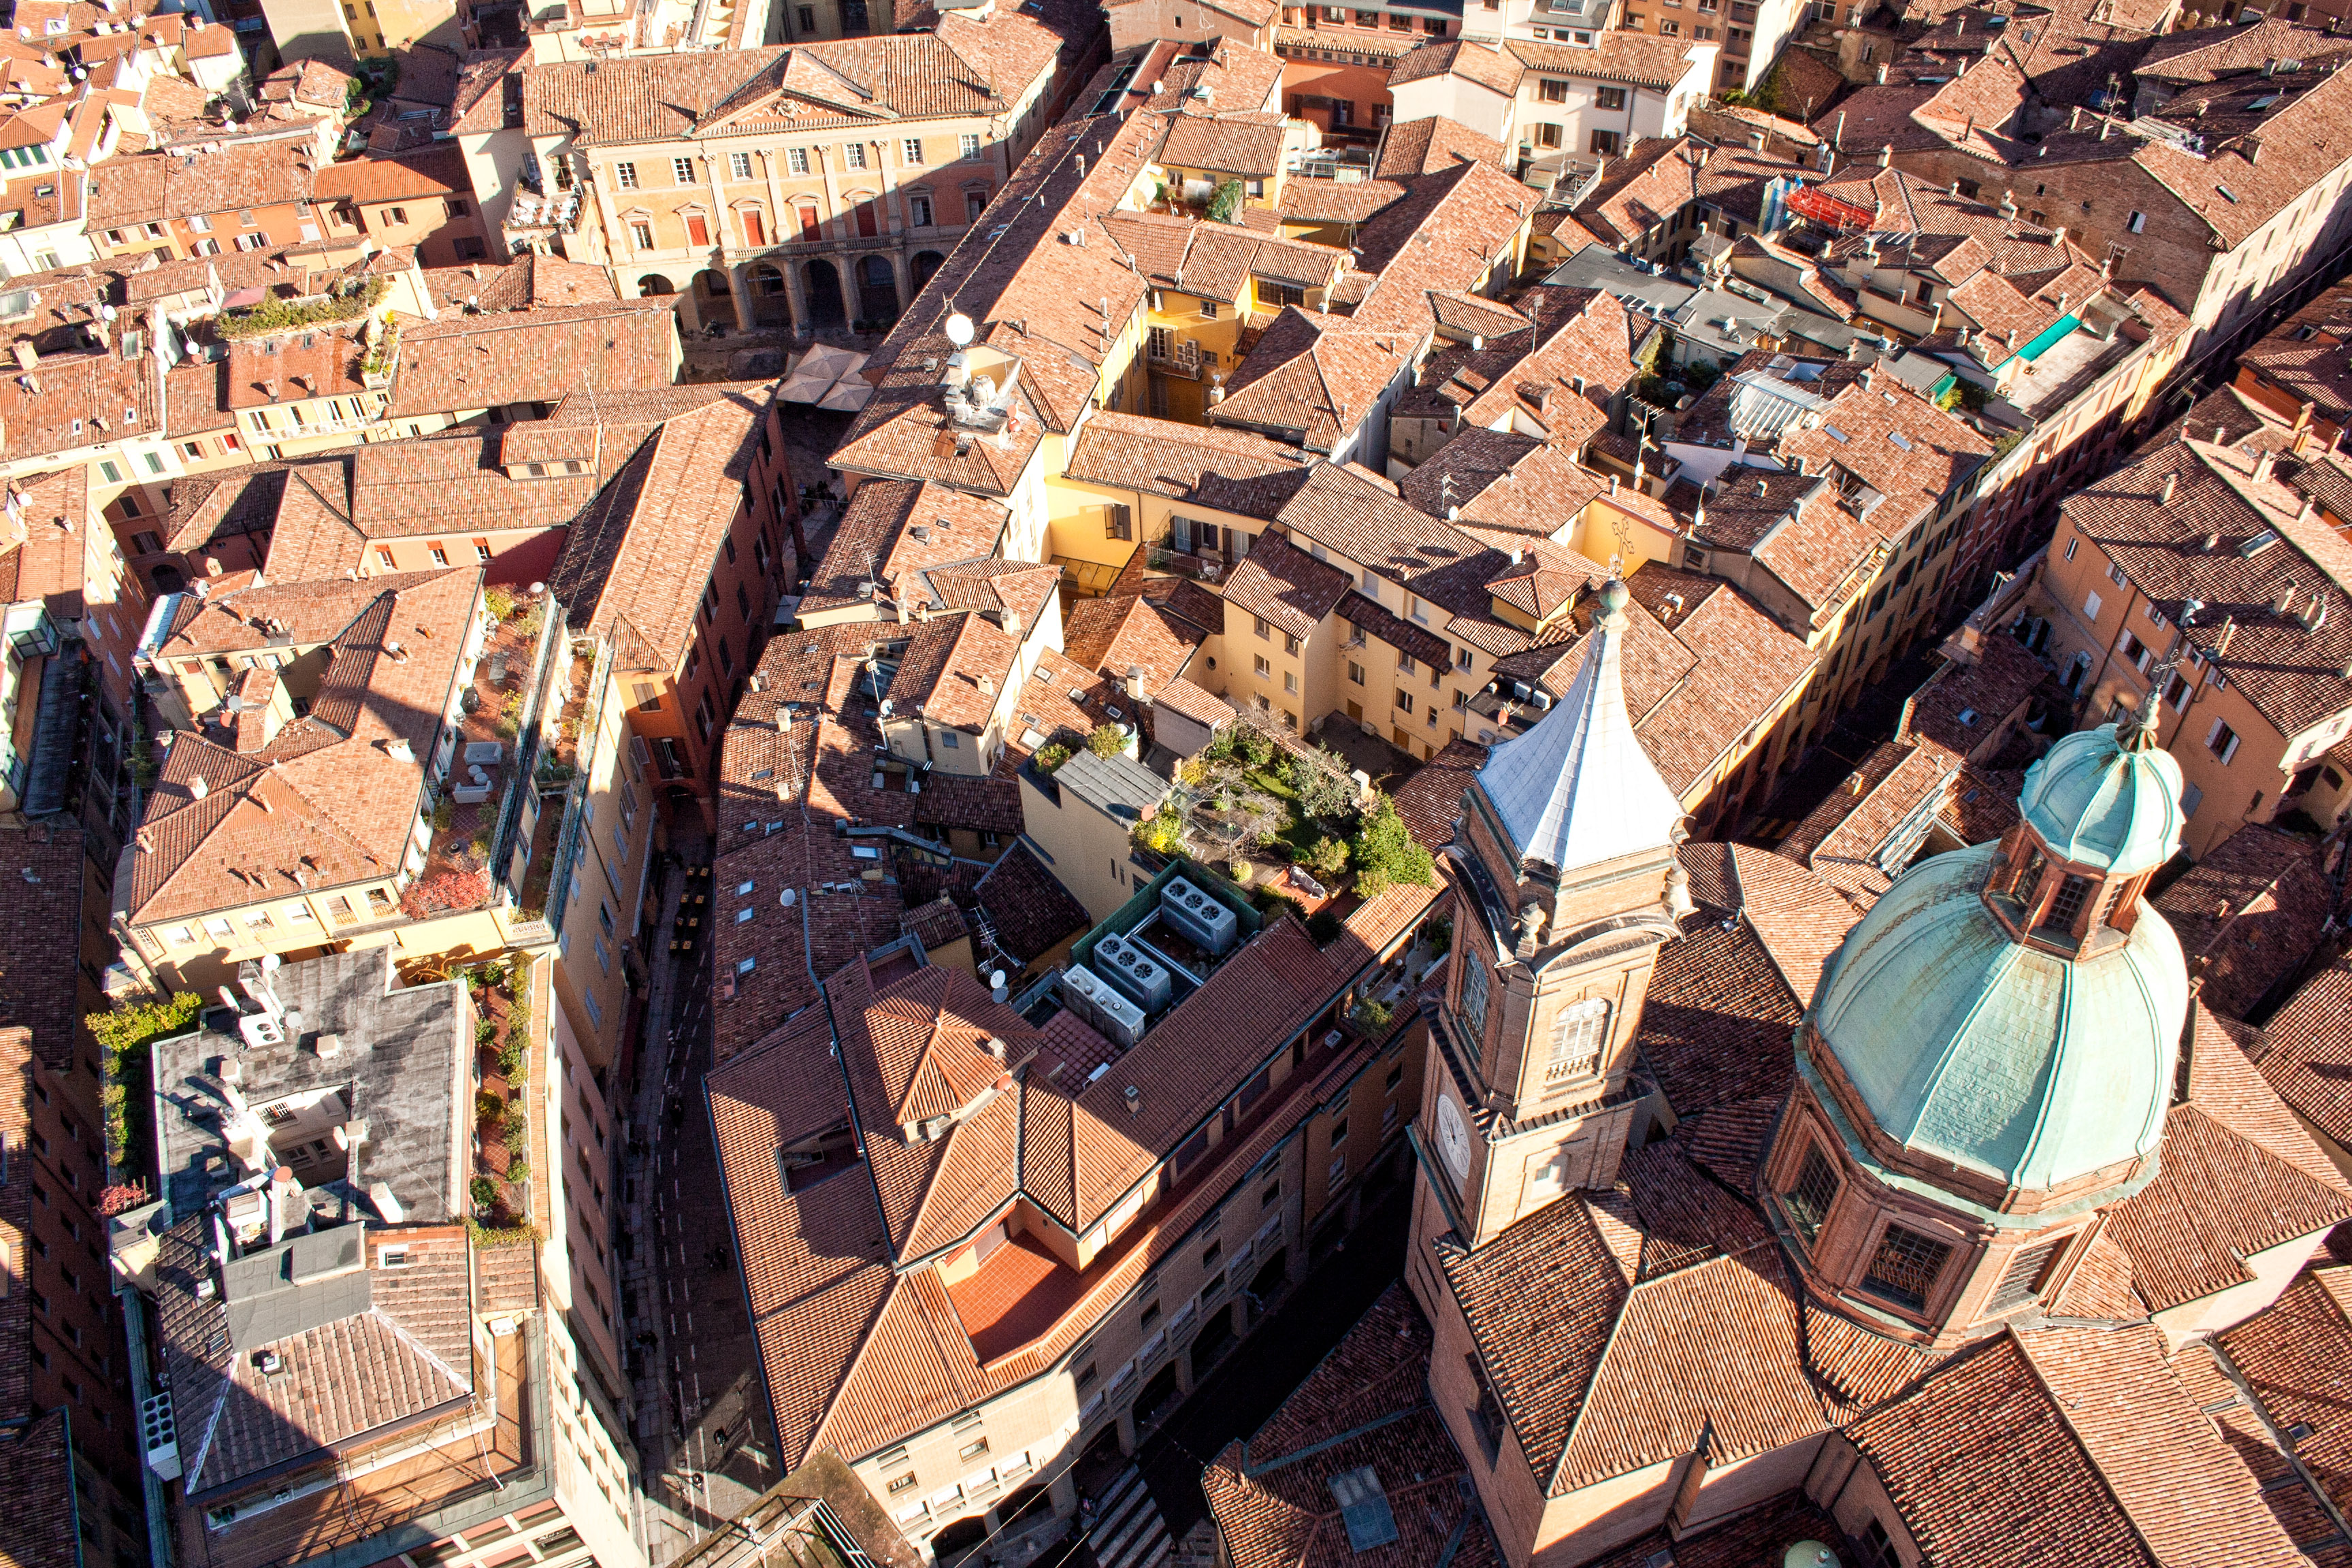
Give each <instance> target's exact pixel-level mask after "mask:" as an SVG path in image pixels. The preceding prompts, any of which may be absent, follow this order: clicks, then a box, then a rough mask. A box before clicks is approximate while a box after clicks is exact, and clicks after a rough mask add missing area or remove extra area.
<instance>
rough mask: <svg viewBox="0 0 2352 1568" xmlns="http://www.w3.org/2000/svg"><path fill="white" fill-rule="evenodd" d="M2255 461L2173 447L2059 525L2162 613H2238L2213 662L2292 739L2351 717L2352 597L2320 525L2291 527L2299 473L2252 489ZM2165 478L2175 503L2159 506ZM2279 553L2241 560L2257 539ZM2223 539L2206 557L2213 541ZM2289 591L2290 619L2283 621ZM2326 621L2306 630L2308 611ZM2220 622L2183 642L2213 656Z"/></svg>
mask: <svg viewBox="0 0 2352 1568" xmlns="http://www.w3.org/2000/svg"><path fill="white" fill-rule="evenodd" d="M2263 460H2264V459H2258V458H2254V457H2252V456H2249V455H2247V454H2246V453H2244V452H2242V451H2241V450H2240V449H2239V448H2238V447H2221V446H2214V445H2211V444H2209V443H2207V442H2204V441H2201V440H2194V439H2188V438H2181V439H2176V440H2174V441H2171V442H2169V443H2168V444H2166V445H2164V446H2161V447H2157V448H2156V449H2154V450H2153V451H2151V452H2149V453H2148V454H2147V456H2146V457H2144V458H2141V459H2140V460H2139V461H2137V463H2134V464H2132V465H2131V466H2130V467H2128V468H2122V469H2119V470H2118V471H2116V473H2114V474H2111V475H2109V476H2107V477H2106V478H2105V479H2100V480H2098V481H2097V482H2096V483H2095V484H2092V485H2090V486H2087V487H2085V488H2084V489H2081V490H2079V491H2077V492H2075V493H2074V494H2073V495H2071V496H2069V497H2067V498H2066V500H2064V501H2063V503H2062V504H2063V510H2064V513H2065V517H2066V521H2068V522H2070V523H2072V524H2073V525H2074V528H2075V529H2076V530H2077V531H2080V532H2081V533H2082V534H2083V535H2084V537H2085V538H2087V539H2089V540H2090V541H2091V542H2092V543H2094V544H2095V545H2097V546H2098V547H2099V548H2100V549H2101V550H2103V551H2105V552H2106V554H2107V555H2108V557H2109V558H2110V559H2111V560H2112V561H2113V562H2114V563H2116V565H2117V566H2119V567H2120V568H2121V569H2122V570H2123V572H2124V574H2125V575H2126V577H2127V578H2129V579H2130V581H2131V584H2132V585H2133V586H2134V587H2136V588H2137V589H2138V590H2139V591H2140V592H2141V593H2143V594H2147V595H2150V596H2151V597H2153V598H2156V599H2157V600H2158V601H2160V602H2164V603H2169V604H2177V603H2178V602H2179V601H2180V600H2182V599H2184V598H2191V597H2194V598H2199V599H2201V600H2203V601H2204V602H2206V603H2208V604H2221V605H2234V606H2240V607H2241V608H2240V610H2239V612H2238V613H2237V614H2235V615H2232V616H2229V617H2227V618H2228V620H2229V621H2230V623H2231V631H2230V646H2229V651H2228V652H2227V653H2226V654H2224V655H2222V656H2221V658H2220V660H2219V663H2220V666H2221V669H2222V670H2223V671H2224V672H2226V674H2227V675H2228V677H2229V680H2230V683H2231V685H2232V686H2234V687H2236V688H2238V689H2239V690H2240V691H2242V693H2244V694H2245V697H2246V700H2248V701H2250V702H2252V704H2253V705H2254V707H2255V708H2256V709H2258V710H2260V711H2261V712H2262V714H2263V717H2264V718H2266V719H2268V720H2270V721H2271V722H2273V724H2276V725H2277V726H2279V727H2280V729H2281V730H2282V731H2284V732H2285V733H2288V734H2296V733H2300V732H2301V731H2303V730H2305V728H2307V727H2309V726H2310V725H2312V724H2314V723H2316V722H2318V721H2322V720H2325V719H2326V718H2329V717H2332V716H2333V715H2335V714H2336V713H2338V712H2340V711H2342V710H2345V709H2346V708H2347V707H2352V681H2347V679H2345V677H2344V670H2345V668H2346V667H2347V665H2352V591H2347V587H2346V585H2345V583H2344V582H2343V581H2340V580H2339V579H2340V578H2342V577H2344V576H2346V575H2347V574H2346V571H2345V567H2344V566H2343V564H2342V563H2341V551H2342V548H2343V547H2342V542H2341V541H2339V540H2337V539H2336V536H2335V535H2334V533H2333V531H2330V530H2328V529H2327V528H2326V525H2325V524H2324V523H2320V522H2318V521H2316V520H2314V521H2312V522H2311V523H2309V524H2305V523H2302V522H2298V521H2296V520H2297V517H2298V515H2299V514H2300V512H2301V511H2302V510H2303V507H2304V501H2303V498H2302V497H2301V496H2300V495H2299V494H2297V493H2296V492H2295V491H2294V489H2290V488H2289V487H2288V485H2287V484H2286V483H2284V482H2283V481H2284V480H2286V479H2291V478H2292V477H2293V474H2294V470H2295V469H2296V468H2298V467H2299V465H2298V464H2297V463H2295V462H2294V460H2293V459H2290V458H2279V459H2277V460H2276V462H2275V466H2274V468H2273V470H2272V475H2271V478H2270V479H2268V480H2267V481H2264V482H2259V483H2258V482H2257V481H2256V470H2257V464H2258V462H2260V461H2263ZM2168 478H2169V479H2173V480H2174V481H2175V483H2174V489H2173V495H2172V499H2171V500H2170V502H2169V503H2165V502H2163V501H2162V500H2160V497H2161V495H2162V492H2163V489H2164V486H2165V482H2166V480H2167V479H2168ZM2266 532H2267V533H2270V534H2272V535H2273V536H2274V537H2275V538H2276V539H2277V540H2278V543H2276V544H2273V545H2270V546H2269V547H2267V548H2264V549H2262V550H2261V551H2260V552H2258V553H2256V554H2252V555H2248V554H2246V553H2245V552H2244V547H2245V546H2247V545H2248V544H2249V543H2250V542H2252V541H2253V540H2255V539H2256V538H2258V537H2260V536H2261V535H2262V534H2263V533H2266ZM2209 534H2210V535H2218V536H2219V537H2218V541H2217V542H2216V543H2215V544H2214V545H2213V546H2212V547H2210V548H2209V547H2208V546H2207V544H2206V538H2207V536H2208V535H2209ZM2289 587H2292V588H2293V589H2294V593H2295V595H2296V604H2297V611H2298V613H2297V614H2280V613H2277V612H2276V610H2275V608H2274V606H2275V605H2276V602H2277V595H2280V594H2281V593H2283V592H2284V591H2285V590H2286V589H2287V588H2289ZM2315 602H2317V603H2320V604H2321V605H2324V610H2325V618H2324V619H2322V620H2321V622H2320V623H2319V625H2318V626H2316V627H2306V626H2305V625H2304V623H2303V621H2302V619H2301V618H2300V613H2302V612H2307V611H2308V609H2309V608H2310V606H2311V605H2313V604H2314V603H2315ZM2220 636H2221V621H2218V620H2217V621H2216V622H2215V623H2214V624H2213V626H2211V627H2210V628H2209V627H2206V626H2195V627H2192V628H2191V629H2190V631H2189V639H2190V640H2191V642H2192V643H2194V644H2195V645H2196V646H2197V647H2199V649H2200V651H2201V652H2202V653H2203V654H2204V655H2205V657H2206V658H2208V659H2212V658H2214V648H2215V646H2216V639H2217V638H2218V637H2220Z"/></svg>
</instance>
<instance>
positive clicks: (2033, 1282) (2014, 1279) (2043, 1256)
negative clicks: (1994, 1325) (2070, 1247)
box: [1984, 1236, 2073, 1317]
mask: <svg viewBox="0 0 2352 1568" xmlns="http://www.w3.org/2000/svg"><path fill="white" fill-rule="evenodd" d="M2072 1239H2073V1237H2064V1236H2058V1237H2051V1238H2050V1239H2049V1240H2048V1241H2045V1242H2042V1244H2040V1245H2039V1246H2036V1247H2027V1248H2026V1249H2025V1250H2024V1251H2022V1252H2021V1253H2019V1254H2018V1255H2017V1256H2016V1257H2014V1258H2011V1259H2010V1260H2009V1271H2008V1272H2007V1273H2005V1274H2003V1275H2002V1276H2001V1277H2000V1284H1998V1285H1996V1286H1994V1287H1993V1291H1992V1298H1991V1300H1988V1301H1987V1302H1986V1303H1985V1308H1984V1310H1985V1315H1986V1316H1988V1317H1990V1316H1991V1315H1992V1314H1993V1313H1996V1312H2006V1311H2008V1310H2010V1309H2011V1307H2021V1306H2023V1305H2025V1303H2026V1302H2028V1301H2031V1300H2033V1298H2034V1297H2035V1296H2037V1295H2039V1294H2041V1291H2042V1281H2043V1280H2044V1279H2047V1278H2048V1277H2049V1273H2050V1265H2051V1262H2052V1260H2053V1259H2054V1258H2056V1257H2057V1256H2058V1254H2059V1252H2060V1251H2061V1250H2062V1249H2063V1247H2065V1245H2066V1243H2067V1242H2069V1241H2070V1240H2072Z"/></svg>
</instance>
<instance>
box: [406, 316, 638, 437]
mask: <svg viewBox="0 0 2352 1568" xmlns="http://www.w3.org/2000/svg"><path fill="white" fill-rule="evenodd" d="M678 353H679V350H678V346H677V312H676V311H675V310H672V309H671V308H670V307H669V305H668V304H667V302H666V301H664V300H617V301H606V302H604V303H601V304H585V305H542V306H539V307H537V308H535V309H532V310H507V311H500V312H498V313H495V314H489V315H465V314H460V313H456V312H450V313H445V314H444V315H443V316H442V317H441V319H440V320H438V321H403V322H402V323H401V329H400V349H399V363H398V365H397V367H396V368H395V370H394V378H393V384H392V399H391V402H390V403H389V404H388V405H386V406H385V409H384V417H386V418H387V419H401V418H405V417H409V416H415V415H422V414H446V413H451V412H455V411H457V410H461V409H472V408H495V407H499V406H501V405H506V404H509V403H548V404H554V403H561V402H562V400H563V399H564V398H565V397H566V396H567V395H570V394H571V393H572V392H574V391H576V390H578V389H579V388H581V387H583V386H590V385H593V386H594V387H596V388H598V389H599V390H602V389H604V388H608V387H609V388H615V389H619V390H623V391H631V390H637V389H642V388H647V387H662V386H667V385H669V384H671V383H672V382H673V381H674V380H675V379H676V366H677V362H678Z"/></svg>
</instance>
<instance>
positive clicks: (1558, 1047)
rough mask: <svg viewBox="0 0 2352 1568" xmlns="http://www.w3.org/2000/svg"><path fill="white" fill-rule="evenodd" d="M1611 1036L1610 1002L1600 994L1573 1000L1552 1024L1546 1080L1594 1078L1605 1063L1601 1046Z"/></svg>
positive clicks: (1554, 1081) (1562, 1009) (1568, 1080)
mask: <svg viewBox="0 0 2352 1568" xmlns="http://www.w3.org/2000/svg"><path fill="white" fill-rule="evenodd" d="M1608 1037H1609V1004H1608V1003H1607V1002H1605V1001H1603V1000H1602V999H1601V998H1600V997H1598V996H1594V997H1591V998H1588V999H1587V1000H1585V1001H1582V1002H1571V1003H1570V1004H1569V1005H1567V1006H1565V1007H1562V1008H1561V1009H1560V1010H1559V1022H1558V1023H1557V1024H1555V1025H1554V1026H1553V1027H1552V1037H1551V1061H1550V1064H1549V1066H1547V1067H1546V1068H1544V1082H1545V1083H1547V1084H1559V1083H1568V1082H1571V1081H1573V1080H1575V1079H1580V1078H1591V1076H1592V1075H1593V1073H1594V1072H1595V1071H1596V1070H1597V1069H1598V1068H1600V1066H1601V1045H1602V1043H1603V1042H1604V1041H1606V1040H1607V1039H1608Z"/></svg>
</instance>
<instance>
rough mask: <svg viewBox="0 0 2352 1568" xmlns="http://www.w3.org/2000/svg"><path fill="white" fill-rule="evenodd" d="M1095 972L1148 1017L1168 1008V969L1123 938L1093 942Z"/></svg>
mask: <svg viewBox="0 0 2352 1568" xmlns="http://www.w3.org/2000/svg"><path fill="white" fill-rule="evenodd" d="M1095 973H1097V974H1099V975H1101V976H1102V977H1103V978H1104V979H1105V980H1108V981H1109V982H1110V983H1111V984H1113V985H1116V986H1118V988H1119V990H1120V991H1122V992H1124V993H1126V994H1127V999H1128V1000H1129V1001H1130V1002H1132V1003H1134V1004H1135V1005H1137V1006H1138V1007H1140V1008H1142V1009H1143V1012H1144V1015H1145V1016H1147V1017H1149V1016H1150V1015H1152V1014H1154V1013H1157V1012H1159V1011H1160V1010H1161V1009H1162V1008H1164V1007H1166V1006H1167V1005H1168V991H1169V986H1170V985H1171V981H1170V979H1169V975H1168V966H1167V965H1166V964H1164V963H1160V961H1159V960H1158V959H1156V958H1153V957H1152V956H1151V955H1150V953H1148V952H1144V951H1143V949H1141V948H1140V947H1138V946H1137V945H1136V944H1135V943H1133V942H1129V941H1128V940H1127V939H1126V938H1125V937H1123V936H1107V937H1105V938H1103V939H1102V940H1101V941H1100V942H1097V943H1095Z"/></svg>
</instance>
